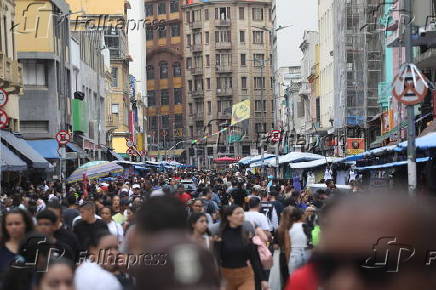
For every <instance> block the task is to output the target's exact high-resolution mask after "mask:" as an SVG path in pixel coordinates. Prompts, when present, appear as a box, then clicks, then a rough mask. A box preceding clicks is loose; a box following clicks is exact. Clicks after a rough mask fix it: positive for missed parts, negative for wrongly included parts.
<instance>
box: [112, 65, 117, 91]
mask: <svg viewBox="0 0 436 290" xmlns="http://www.w3.org/2000/svg"><path fill="white" fill-rule="evenodd" d="M112 87H113V88H117V87H118V68H117V67H112Z"/></svg>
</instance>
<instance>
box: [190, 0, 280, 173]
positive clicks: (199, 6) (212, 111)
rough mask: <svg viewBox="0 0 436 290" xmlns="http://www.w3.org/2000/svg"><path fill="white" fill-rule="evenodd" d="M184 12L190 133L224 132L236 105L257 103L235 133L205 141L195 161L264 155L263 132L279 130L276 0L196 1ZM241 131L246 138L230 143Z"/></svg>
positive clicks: (201, 162) (193, 136)
mask: <svg viewBox="0 0 436 290" xmlns="http://www.w3.org/2000/svg"><path fill="white" fill-rule="evenodd" d="M183 11H184V13H183V14H184V34H185V39H184V47H183V48H184V54H185V62H186V81H185V87H186V89H187V100H186V116H187V119H186V123H187V124H186V127H187V128H188V132H187V136H188V137H190V138H193V139H196V138H201V137H203V136H208V135H213V134H215V133H217V132H219V131H220V129H222V128H223V126H229V124H230V120H231V115H232V105H235V104H237V103H239V102H241V101H244V100H247V99H248V100H250V101H251V118H250V119H249V120H248V121H244V122H242V123H239V124H237V125H236V126H233V130H229V131H230V136H229V135H224V136H222V134H215V135H213V136H211V137H210V138H207V143H204V144H203V143H202V144H199V147H200V148H201V149H202V150H203V151H202V153H203V154H198V155H199V156H200V157H198V156H197V157H198V158H197V160H193V161H194V163H199V164H203V165H204V166H209V165H210V160H211V159H212V158H214V157H217V156H219V155H220V154H226V155H227V154H231V155H234V156H246V155H250V154H253V153H260V151H258V150H259V149H260V148H259V147H260V146H259V145H260V138H261V134H264V133H266V132H267V131H269V130H271V129H272V128H275V125H274V118H273V113H272V111H273V98H272V91H273V90H272V84H273V80H272V72H271V71H272V69H271V66H272V54H271V47H272V33H270V31H272V6H271V1H270V0H259V1H208V2H202V1H191V4H188V5H184V6H183ZM235 132H236V133H235ZM237 134H242V135H244V134H245V138H243V139H242V140H240V141H239V142H236V145H235V146H229V142H228V140H231V139H232V138H233V137H231V136H232V135H237ZM230 143H231V142H230ZM265 147H266V146H265Z"/></svg>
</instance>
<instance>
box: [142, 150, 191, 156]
mask: <svg viewBox="0 0 436 290" xmlns="http://www.w3.org/2000/svg"><path fill="white" fill-rule="evenodd" d="M183 152H185V149H176V150H167V151H165V150H160V151H149V152H148V156H150V157H156V156H158V155H160V156H165V155H166V156H180V155H182V154H183Z"/></svg>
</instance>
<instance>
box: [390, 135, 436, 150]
mask: <svg viewBox="0 0 436 290" xmlns="http://www.w3.org/2000/svg"><path fill="white" fill-rule="evenodd" d="M431 148H436V133H430V134H428V135H425V136H422V137H419V138H416V149H421V150H427V149H431ZM405 149H407V141H405V142H402V143H400V144H398V149H397V151H403V150H405Z"/></svg>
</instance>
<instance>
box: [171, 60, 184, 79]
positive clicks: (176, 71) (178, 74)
mask: <svg viewBox="0 0 436 290" xmlns="http://www.w3.org/2000/svg"><path fill="white" fill-rule="evenodd" d="M173 76H174V77H181V76H182V69H181V67H180V62H175V63H174V64H173Z"/></svg>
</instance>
